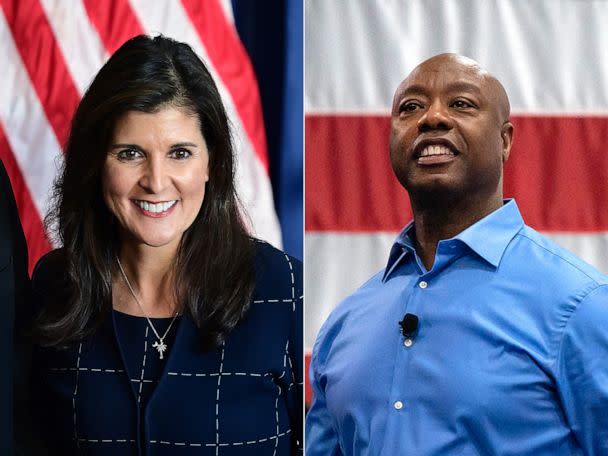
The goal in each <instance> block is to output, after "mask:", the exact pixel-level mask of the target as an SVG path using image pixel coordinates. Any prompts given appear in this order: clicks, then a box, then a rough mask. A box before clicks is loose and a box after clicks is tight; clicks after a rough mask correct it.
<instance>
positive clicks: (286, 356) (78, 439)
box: [48, 256, 303, 456]
mask: <svg viewBox="0 0 608 456" xmlns="http://www.w3.org/2000/svg"><path fill="white" fill-rule="evenodd" d="M285 258H286V259H287V261H288V263H289V267H290V274H291V295H292V297H291V298H283V299H262V300H255V301H253V302H254V303H289V302H291V303H292V310H294V311H295V301H296V299H303V296H300V297H298V298H295V278H294V274H293V267H292V265H291V261H290V260H289V258H288V257H287V256H285ZM148 333H149V328H148V327H146V333H145V340H144V358H143V360H142V371H141V376H140V378H139V379H136V378H135V379H129V380H130V381H131V382H138V383H139V384H140V386H139V394H138V398H137V402H138V404H139V403H140V402H141V393H142V385H143V384H144V383H152V382H157V380H150V379H145V378H144V375H145V365H146V355H147V348H148ZM81 351H82V344H79V347H78V358H77V361H76V367H50V368H48V370H49V371H51V372H57V373H60V372H75V373H76V380H75V386H74V394H73V397H72V405H73V411H74V440H75V441H76V443H77V445H78V446H80V443H97V444H104V443H124V444H129V445H131V444H134V443H135V440H134V439H86V438H81V437H78V433H77V417H76V395H77V393H78V380H79V375H80V372H89V373H110V374H124V373H126V371H125V370H124V369H108V368H92V367H81V366H80V363H81ZM224 355H225V344H222V352H221V360H220V368H219V372H212V373H197V372H167V375H168V376H181V377H215V376H217V377H218V382H217V389H216V423H215V424H216V439H215V443H211V442H208V443H197V442H170V441H166V440H149V441H148V442H149V443H151V444H160V445H172V446H186V447H215V449H216V451H215V454H216V456H219V448H220V447H230V446H246V445H254V444H259V443H264V442H268V441H272V440H274V441H275V445H274V451H273V456H276V451H277V449H278V439H279V438H281V437H285V436H287V435H289V434H291V432H292V430H291V429H287V430H286V431H284V432H279V431H280V422H279V413H278V402H279V399H280V397H281V394H282V390H281V387H280V386H279V385H276V386H277V397H276V398H275V401H274V402H275V404H274V408H275V420H276V434H275V435H272V436H268V437H264V438H260V439H257V440H247V441H242V442H220V440H219V399H220V386H221V378H222V377H223V376H251V377H266V376H272V374H271V373H269V372H266V373H254V372H223V367H224ZM288 362H289V367H290V369H291V370H292V374H291V376H292V381H291V383H290V384H289V385H288V388H287V390H290V389H291V388H292V387H293V386H294V385H303V382H298V383H296V382H295V376H294V372H293V365H292V362H291V359H290V357H289V339H288V340H287V342H286V344H285V350H284V354H283V372H282V373H281V375H280V376H279V377H278V378H277V379H282V378H283V377H284V376H285V374H286V373H287V363H288Z"/></svg>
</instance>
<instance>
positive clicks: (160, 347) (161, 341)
mask: <svg viewBox="0 0 608 456" xmlns="http://www.w3.org/2000/svg"><path fill="white" fill-rule="evenodd" d="M116 261H117V262H118V267H119V268H120V273H121V274H122V278H123V279H125V283H126V284H127V287H129V291H130V292H131V295H133V299H135V302H136V303H137V305H138V306H139V308H140V309H141V311H142V313H143V314H144V317H146V320H147V321H148V324H149V325H150V328H151V329H152V332H154V335H155V336H156V338H157V339H158V340H157V341H156V342H154V344H152V347H154V348H156V350H157V351H158V354H159V355H160V359H163V355H164V353H165V351H166V350H167V344H165V337H167V334H169V331H170V330H171V327H172V326H173V323H175V320H176V319H177V317H178V316H179V312H175V315H174V316H173V319H172V320H171V323H169V326H168V327H167V330H166V331H165V333H164V334H163V336H162V337H161V336H160V335H159V334H158V331H156V328H155V327H154V325H153V324H152V321H151V320H150V317H148V314H147V313H146V311H145V310H144V306H142V305H141V302H139V299H137V295H136V294H135V291H134V290H133V287H132V286H131V282H129V278H128V277H127V274H126V273H125V270H124V269H123V267H122V264H121V263H120V260H119V259H118V257H116Z"/></svg>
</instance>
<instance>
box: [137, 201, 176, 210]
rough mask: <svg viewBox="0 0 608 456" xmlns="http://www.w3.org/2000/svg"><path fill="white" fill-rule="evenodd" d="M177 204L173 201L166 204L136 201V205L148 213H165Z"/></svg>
mask: <svg viewBox="0 0 608 456" xmlns="http://www.w3.org/2000/svg"><path fill="white" fill-rule="evenodd" d="M175 203H177V200H173V201H165V202H164V203H156V204H154V203H148V202H147V201H136V204H137V205H138V206H139V207H141V208H142V209H143V210H144V211H148V212H154V213H159V212H165V211H167V210H169V208H171V207H173V205H174V204H175Z"/></svg>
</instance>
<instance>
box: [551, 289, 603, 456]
mask: <svg viewBox="0 0 608 456" xmlns="http://www.w3.org/2000/svg"><path fill="white" fill-rule="evenodd" d="M556 361H557V369H556V382H557V388H558V394H559V396H560V399H561V401H562V405H563V408H564V412H565V415H566V420H567V421H568V424H569V426H570V428H571V430H572V432H573V433H574V436H575V438H576V440H577V442H578V444H579V445H580V446H581V448H582V449H583V452H584V454H585V455H588V456H600V455H608V413H607V412H606V411H607V410H608V285H602V286H600V287H598V288H596V289H595V290H593V291H592V292H590V293H589V294H588V295H587V296H586V297H585V298H584V299H583V300H582V301H581V302H580V303H579V305H578V306H577V308H576V310H575V311H574V313H573V314H572V315H571V317H570V319H569V320H568V322H567V325H566V328H565V331H564V335H563V338H562V341H561V345H560V348H559V352H558V355H557V360H556Z"/></svg>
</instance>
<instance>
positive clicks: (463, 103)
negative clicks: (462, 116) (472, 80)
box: [452, 100, 473, 109]
mask: <svg viewBox="0 0 608 456" xmlns="http://www.w3.org/2000/svg"><path fill="white" fill-rule="evenodd" d="M452 106H453V107H454V108H457V109H463V108H472V107H473V104H472V103H470V102H468V101H466V100H456V101H454V102H453V103H452Z"/></svg>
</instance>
